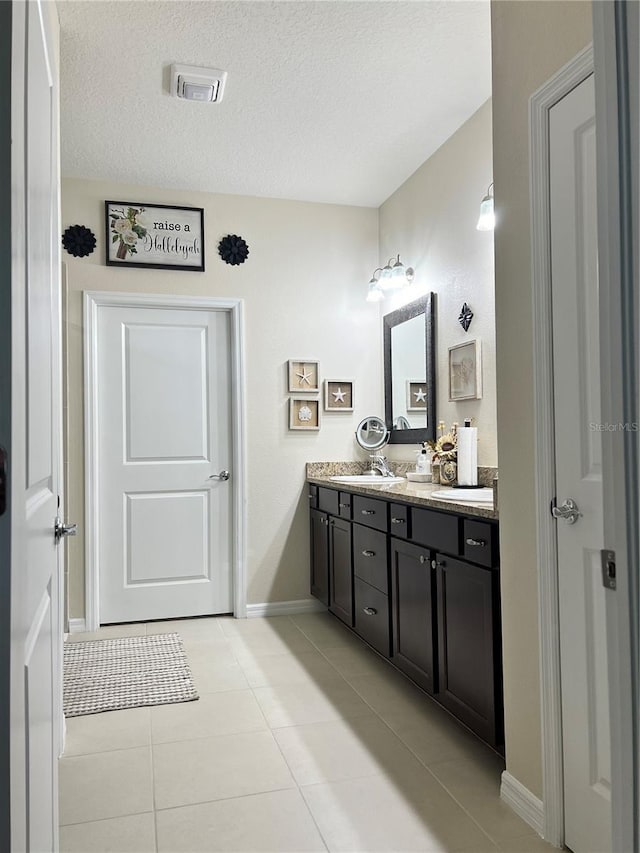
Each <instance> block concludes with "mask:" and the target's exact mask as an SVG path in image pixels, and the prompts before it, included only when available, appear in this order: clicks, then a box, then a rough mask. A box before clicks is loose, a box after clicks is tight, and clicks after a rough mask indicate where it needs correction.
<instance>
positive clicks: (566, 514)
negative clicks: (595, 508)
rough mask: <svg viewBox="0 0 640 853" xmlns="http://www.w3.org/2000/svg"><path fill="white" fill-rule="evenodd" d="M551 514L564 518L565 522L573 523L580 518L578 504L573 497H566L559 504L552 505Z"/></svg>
mask: <svg viewBox="0 0 640 853" xmlns="http://www.w3.org/2000/svg"><path fill="white" fill-rule="evenodd" d="M551 515H552V516H553V517H554V518H564V520H565V521H566V522H567V524H575V523H576V521H577V520H578V519H579V518H582V513H581V512H580V510H579V509H578V504H577V503H576V502H575V501H574V500H573V498H567V499H566V500H565V502H564V503H563V504H562V505H561V506H552V507H551Z"/></svg>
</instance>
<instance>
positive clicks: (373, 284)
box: [367, 255, 415, 302]
mask: <svg viewBox="0 0 640 853" xmlns="http://www.w3.org/2000/svg"><path fill="white" fill-rule="evenodd" d="M414 276H415V272H414V269H413V267H405V265H404V264H403V263H402V261H401V260H400V255H396V257H395V258H389V260H388V261H387V263H386V265H385V266H384V267H378V268H377V269H376V270H374V272H373V275H372V276H371V281H370V282H369V289H368V291H367V302H380V300H381V299H384V296H385V293H386V291H388V290H400V288H402V287H404V286H405V285H407V284H411V282H412V281H413V279H414Z"/></svg>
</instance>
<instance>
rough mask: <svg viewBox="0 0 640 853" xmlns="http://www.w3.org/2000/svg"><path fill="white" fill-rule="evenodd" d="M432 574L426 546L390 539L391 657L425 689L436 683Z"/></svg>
mask: <svg viewBox="0 0 640 853" xmlns="http://www.w3.org/2000/svg"><path fill="white" fill-rule="evenodd" d="M433 575H434V572H433V570H432V568H431V559H430V552H429V551H428V550H427V549H426V548H421V547H420V546H418V545H411V544H409V543H408V542H402V541H400V540H399V539H392V540H391V595H390V598H391V602H392V603H391V607H392V624H393V657H392V660H393V662H394V663H395V665H396V666H397V667H398V668H399V669H401V670H402V671H403V672H406V674H407V675H408V676H410V678H412V679H413V680H414V681H415V682H416V684H419V685H420V687H422V688H423V689H424V690H427V691H428V692H429V693H433V692H434V690H435V686H436V673H435V659H436V656H435V651H434V650H435V631H434V619H433V588H434V577H433Z"/></svg>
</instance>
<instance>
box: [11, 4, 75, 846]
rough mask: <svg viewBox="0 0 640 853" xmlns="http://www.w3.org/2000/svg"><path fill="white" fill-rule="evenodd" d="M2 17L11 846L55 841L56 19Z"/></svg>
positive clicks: (29, 11) (18, 8)
mask: <svg viewBox="0 0 640 853" xmlns="http://www.w3.org/2000/svg"><path fill="white" fill-rule="evenodd" d="M54 12H55V7H53V6H52V4H46V3H41V2H39V1H38V2H28V3H24V2H14V3H13V21H12V80H11V90H12V120H11V131H12V144H13V147H12V167H11V171H12V329H11V331H12V371H11V375H12V449H11V458H10V472H11V536H12V543H11V735H12V744H11V834H12V838H11V849H12V850H16V851H17V850H28V851H50V850H56V849H57V794H58V792H57V758H58V754H59V751H60V731H61V719H60V715H61V678H60V657H61V648H62V633H61V624H60V623H61V615H60V601H61V595H60V578H61V573H60V565H61V555H60V548H59V547H58V544H57V538H56V536H55V535H54V526H55V519H56V516H57V515H58V500H59V494H60V484H61V478H60V467H61V466H60V415H61V404H60V401H61V373H60V363H61V362H60V309H59V295H60V286H59V263H60V260H59V249H58V247H59V242H60V229H59V213H58V209H59V169H58V103H57V101H58V84H57V80H58V70H57V67H56V63H57V38H58V33H57V26H56V22H55V21H54V19H53V18H52V17H51V16H52V14H53V13H54Z"/></svg>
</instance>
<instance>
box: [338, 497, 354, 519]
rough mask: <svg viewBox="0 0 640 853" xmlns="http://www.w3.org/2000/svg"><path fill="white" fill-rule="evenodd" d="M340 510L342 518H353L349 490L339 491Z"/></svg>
mask: <svg viewBox="0 0 640 853" xmlns="http://www.w3.org/2000/svg"><path fill="white" fill-rule="evenodd" d="M338 512H339V513H340V517H341V518H349V519H350V518H351V495H350V494H349V492H339V493H338Z"/></svg>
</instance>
